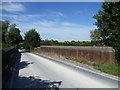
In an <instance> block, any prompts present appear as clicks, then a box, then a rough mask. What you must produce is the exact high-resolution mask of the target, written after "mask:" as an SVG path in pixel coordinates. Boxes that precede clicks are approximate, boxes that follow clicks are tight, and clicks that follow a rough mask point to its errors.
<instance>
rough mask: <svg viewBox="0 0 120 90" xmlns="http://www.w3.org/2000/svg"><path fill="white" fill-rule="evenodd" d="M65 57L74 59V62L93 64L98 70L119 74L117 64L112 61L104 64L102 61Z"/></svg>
mask: <svg viewBox="0 0 120 90" xmlns="http://www.w3.org/2000/svg"><path fill="white" fill-rule="evenodd" d="M65 58H66V59H70V60H74V61H76V62H79V63H82V64H87V65H90V66H93V67H94V68H95V69H97V70H100V71H102V72H105V73H108V74H112V75H116V76H118V75H119V72H118V68H119V67H118V64H115V63H112V64H105V63H104V62H92V61H88V60H81V59H75V58H69V57H65Z"/></svg>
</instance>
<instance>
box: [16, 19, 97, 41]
mask: <svg viewBox="0 0 120 90" xmlns="http://www.w3.org/2000/svg"><path fill="white" fill-rule="evenodd" d="M61 23H62V22H54V21H44V22H42V21H37V22H31V23H26V22H24V23H20V22H16V24H17V25H18V27H19V28H20V30H21V33H22V36H24V34H23V33H25V32H26V31H28V30H30V29H33V28H35V29H36V30H37V32H39V33H40V35H41V38H42V39H55V40H58V41H70V40H79V41H88V40H90V30H93V29H95V27H94V26H83V25H78V26H77V27H72V26H69V27H66V26H64V25H62V24H61ZM56 26H59V27H56Z"/></svg>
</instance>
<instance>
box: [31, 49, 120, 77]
mask: <svg viewBox="0 0 120 90" xmlns="http://www.w3.org/2000/svg"><path fill="white" fill-rule="evenodd" d="M31 52H34V53H42V52H37V51H34V50H32V51H31ZM42 54H45V53H42ZM65 59H68V60H73V61H76V62H79V63H82V64H87V65H90V66H92V67H93V68H94V69H97V70H99V71H101V72H104V73H108V74H111V75H115V76H120V73H119V72H118V67H119V66H120V65H118V64H117V63H111V64H106V63H104V62H93V61H88V60H81V59H75V58H70V57H65Z"/></svg>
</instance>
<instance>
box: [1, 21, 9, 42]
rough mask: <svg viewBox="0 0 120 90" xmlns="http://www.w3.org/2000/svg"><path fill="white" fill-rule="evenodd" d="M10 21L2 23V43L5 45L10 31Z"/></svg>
mask: <svg viewBox="0 0 120 90" xmlns="http://www.w3.org/2000/svg"><path fill="white" fill-rule="evenodd" d="M9 24H10V23H9V21H7V20H6V21H0V28H1V29H2V42H4V43H5V34H6V32H7V31H8V27H9Z"/></svg>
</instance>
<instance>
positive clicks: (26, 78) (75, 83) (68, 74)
mask: <svg viewBox="0 0 120 90" xmlns="http://www.w3.org/2000/svg"><path fill="white" fill-rule="evenodd" d="M14 67H15V68H14V72H13V75H12V78H11V82H10V88H42V87H48V86H49V85H52V83H51V82H55V81H56V82H61V85H60V86H59V87H60V88H118V81H117V78H116V77H110V76H107V75H104V74H102V75H100V73H96V72H94V71H91V70H88V69H86V68H82V67H78V66H75V65H72V64H70V63H66V62H64V61H60V60H53V59H50V58H46V57H44V56H41V55H36V54H33V53H27V52H26V53H21V54H19V55H18V58H17V61H16V63H15V66H14Z"/></svg>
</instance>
